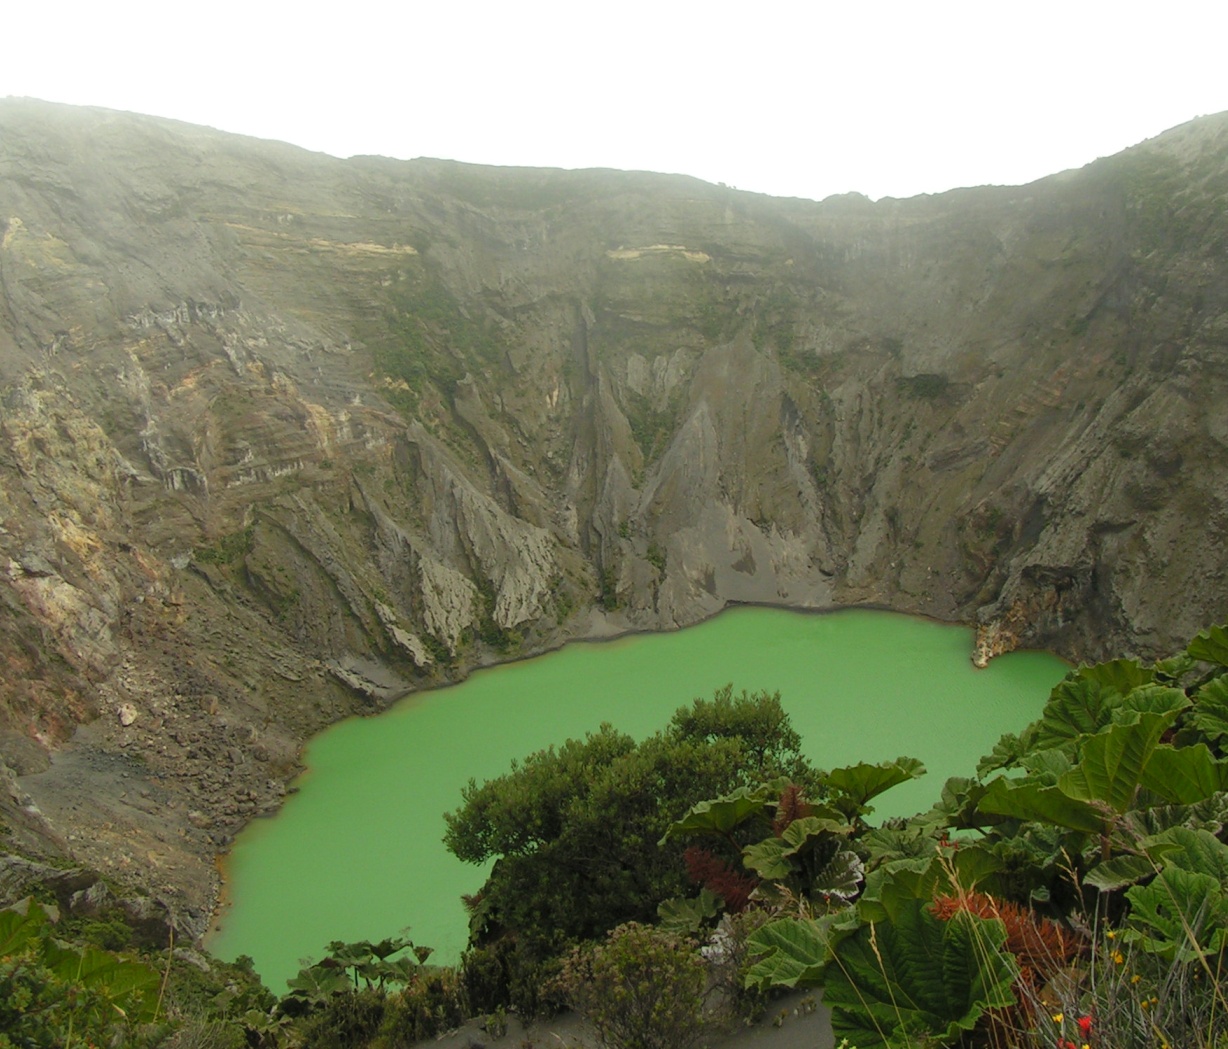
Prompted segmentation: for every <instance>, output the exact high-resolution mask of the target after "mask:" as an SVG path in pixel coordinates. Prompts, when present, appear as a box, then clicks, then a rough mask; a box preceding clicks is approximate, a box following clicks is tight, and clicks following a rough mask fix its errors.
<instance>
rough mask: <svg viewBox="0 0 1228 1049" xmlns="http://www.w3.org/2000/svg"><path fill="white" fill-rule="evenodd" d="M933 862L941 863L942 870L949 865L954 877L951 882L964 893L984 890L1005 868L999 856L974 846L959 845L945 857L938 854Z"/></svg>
mask: <svg viewBox="0 0 1228 1049" xmlns="http://www.w3.org/2000/svg"><path fill="white" fill-rule="evenodd" d="M935 862H936V863H941V864H942V865H943V866H944V868H945V866H946V865H950V868H951V871H952V872H953V875H954V876H953V879H952V880H953V881H954V883H955V885H957V886H959V888H961V889H963V890H964V891H968V890H970V889H982V890H984V889H985V888H986V887H987V886H988V885H990V884H992V882H993V880H994V878H995V877H996V876H997V874H998V872H999V871H1001V870H1002V868H1003V867H1004V866H1005V864H1004V863H1003V862H1002V857H1001V856H999V855H997V854H996V853H994V852H991V851H990V850H989V849H987V848H984V847H982V846H980V845H975V844H974V845H960V846H959V847H958V848H956V849H953V850H951V851H950V852H949V853H948V854H946V855H945V856H944V854H943V853H939V854H938V856H937V857H936V858H935Z"/></svg>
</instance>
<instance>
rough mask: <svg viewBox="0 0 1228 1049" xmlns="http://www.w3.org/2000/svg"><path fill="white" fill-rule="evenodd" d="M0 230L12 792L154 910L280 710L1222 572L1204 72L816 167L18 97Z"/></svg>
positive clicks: (1139, 606) (280, 737) (1050, 618)
mask: <svg viewBox="0 0 1228 1049" xmlns="http://www.w3.org/2000/svg"><path fill="white" fill-rule="evenodd" d="M0 244H2V246H0V617H3V632H2V635H0V667H2V668H3V674H0V679H2V680H3V682H4V684H3V686H0V688H2V691H0V734H3V736H4V738H6V739H8V740H9V741H10V745H6V747H5V748H4V749H0V758H3V756H4V755H10V756H11V757H12V759H13V761H14V762H15V763H17V764H20V766H21V767H20V768H19V769H14V771H15V772H19V773H21V774H20V775H19V776H17V777H16V778H13V777H9V781H10V782H11V783H12V784H13V787H12V789H11V790H10V791H8V793H7V795H6V797H7V799H8V800H4V801H3V803H2V806H0V807H3V809H4V812H5V823H6V825H7V826H9V827H10V828H12V829H11V832H10V833H11V834H12V835H13V836H14V837H13V839H12V840H13V842H14V845H15V846H16V845H20V846H21V847H22V848H23V849H25V850H27V851H31V852H33V853H37V854H45V855H47V856H59V857H64V856H67V857H70V858H73V859H75V860H77V861H79V862H82V863H89V864H92V865H95V866H97V867H99V868H101V869H105V870H109V871H112V872H115V873H120V874H124V875H126V876H127V877H129V878H131V879H135V880H136V881H137V882H141V883H142V884H143V885H144V886H145V887H146V888H150V889H155V890H157V891H158V892H160V893H162V894H163V896H164V898H166V899H167V900H168V901H169V902H170V904H171V905H172V906H174V907H176V908H177V914H178V915H179V920H180V921H181V923H182V925H183V928H184V929H185V930H187V931H193V932H199V931H200V929H201V928H203V926H204V923H205V922H206V921H207V918H208V914H209V912H210V909H211V907H212V903H213V895H212V894H213V892H214V891H215V888H216V875H215V873H214V870H213V866H212V864H211V863H210V862H209V861H211V859H212V858H213V857H214V856H215V854H216V853H217V852H218V851H219V850H223V849H224V848H225V846H226V845H227V844H228V842H229V841H230V839H231V837H232V835H233V834H234V833H235V832H236V831H237V830H238V829H239V828H240V827H241V826H242V825H243V824H244V823H245V822H246V821H247V820H249V819H251V818H252V816H254V815H255V814H257V813H260V812H267V811H271V810H273V809H274V808H275V807H276V806H277V805H278V804H279V803H280V799H281V797H282V795H283V794H284V791H285V786H284V785H285V783H286V782H287V781H288V779H289V778H290V777H291V776H292V775H293V773H294V771H295V769H296V768H297V767H298V755H299V748H300V746H301V744H302V743H303V741H304V740H305V739H307V738H308V737H309V736H310V735H311V734H312V733H314V732H315V731H317V730H318V729H319V728H321V727H322V726H324V725H326V724H328V723H329V722H331V721H334V720H336V719H338V718H340V717H343V716H345V715H346V714H349V713H353V712H366V711H373V710H378V709H380V708H381V707H382V706H383V705H384V704H386V703H387V702H389V701H390V700H391V699H392V698H394V697H395V696H397V695H400V694H402V693H403V692H405V691H406V690H413V689H418V688H423V687H429V686H432V685H437V684H440V683H443V682H446V681H450V680H454V679H456V678H458V677H460V676H463V675H464V674H465V673H466V672H467V671H468V670H469V669H470V668H472V667H474V666H476V665H480V664H483V663H487V662H492V661H497V660H500V659H504V658H509V657H511V656H515V655H521V654H528V653H532V652H536V651H540V650H543V649H545V648H548V647H551V646H556V645H558V644H561V643H562V642H563V641H565V640H566V639H568V638H572V637H579V636H596V635H602V634H609V633H613V632H618V631H621V630H628V629H648V630H656V629H671V628H674V627H678V626H682V625H685V624H688V623H693V622H695V621H697V620H699V619H701V618H703V617H705V616H708V615H710V614H712V613H714V612H716V611H718V610H719V609H720V608H722V607H723V606H724V605H726V604H727V603H729V602H731V601H751V602H767V603H778V604H783V605H789V606H795V607H805V608H817V607H829V606H835V605H844V604H858V603H872V604H879V605H884V606H889V607H892V608H896V609H899V610H902V611H910V612H919V613H924V614H927V615H931V616H937V617H940V618H945V619H952V620H961V621H965V622H975V623H978V624H979V625H980V627H981V631H980V635H979V645H980V649H979V652H978V659H983V658H988V657H989V656H991V655H992V654H994V653H995V652H998V651H1003V650H1006V649H1009V648H1010V647H1013V646H1015V645H1019V644H1024V645H1037V646H1044V647H1048V648H1052V649H1054V650H1056V651H1058V652H1061V653H1063V654H1066V655H1069V656H1072V657H1086V658H1097V657H1100V656H1103V655H1106V654H1108V653H1118V652H1136V653H1139V654H1143V655H1155V654H1159V653H1162V652H1166V651H1168V650H1170V649H1171V648H1172V647H1174V646H1175V645H1177V644H1179V643H1181V642H1183V641H1184V640H1185V639H1186V638H1187V637H1188V636H1190V635H1191V634H1193V633H1195V632H1196V631H1197V630H1199V629H1201V628H1202V627H1203V626H1205V625H1207V624H1208V623H1209V622H1212V621H1218V620H1223V619H1224V618H1225V617H1226V612H1228V587H1226V585H1225V568H1226V562H1228V554H1226V553H1225V550H1226V544H1225V542H1224V540H1225V534H1226V532H1228V468H1226V467H1228V411H1226V410H1225V407H1226V406H1228V118H1225V117H1224V116H1219V117H1209V118H1204V119H1200V120H1198V121H1194V122H1192V123H1191V124H1188V125H1185V126H1183V127H1181V128H1177V129H1175V130H1174V131H1172V132H1169V133H1167V134H1165V135H1162V136H1160V137H1159V138H1157V139H1154V140H1152V141H1150V142H1147V143H1144V144H1142V145H1140V146H1138V147H1135V148H1134V149H1131V150H1128V151H1126V152H1125V153H1122V154H1121V155H1119V156H1116V157H1112V158H1107V159H1105V160H1101V161H1097V162H1096V163H1095V164H1092V165H1089V166H1088V167H1086V168H1084V169H1082V170H1080V171H1076V172H1067V173H1064V174H1062V175H1056V176H1053V177H1052V178H1048V179H1044V180H1042V181H1040V182H1037V183H1034V184H1032V185H1029V186H1024V187H1006V188H993V189H975V190H960V191H954V192H951V193H946V194H942V195H940V196H929V197H919V198H916V199H912V200H903V201H901V200H890V199H888V200H882V201H879V202H877V203H872V202H870V201H869V200H867V199H865V198H864V197H859V196H857V195H849V196H845V197H834V198H831V199H829V200H827V201H823V202H821V203H814V202H810V201H802V200H776V199H772V198H768V197H762V196H757V195H754V194H748V193H741V192H738V191H735V190H732V189H728V188H726V187H717V186H711V185H707V184H705V183H702V182H699V181H696V180H694V179H688V178H682V177H676V176H659V175H647V174H628V173H621V172H614V171H579V172H566V171H553V170H531V169H493V168H480V167H471V166H466V165H462V164H454V163H449V162H443V161H430V160H418V161H412V162H401V161H392V160H386V159H381V158H355V159H352V160H348V161H341V160H336V159H333V158H330V157H327V156H322V155H319V154H312V153H308V152H305V151H303V150H299V149H295V148H293V147H290V146H286V145H280V144H276V143H268V142H259V141H255V140H250V139H244V138H239V137H237V136H231V135H225V134H222V133H219V132H215V131H211V130H207V129H203V128H196V127H191V126H188V125H182V124H176V123H173V122H170V121H164V120H155V119H151V118H144V117H137V116H132V115H129V114H121V113H114V112H108V111H102V110H89V109H72V108H68V107H60V106H52V105H47V104H43V103H38V102H32V101H25V100H7V101H3V102H0ZM747 684H748V685H750V686H758V685H763V686H768V687H770V684H771V683H770V682H758V683H755V682H749V683H747ZM15 740H21V741H24V743H23V744H22V745H20V746H18V745H16V744H12V742H11V741H15ZM30 741H34V742H33V743H31V742H30ZM30 746H37V747H38V748H39V749H40V750H41V751H42V752H43V753H44V754H45V755H47V757H45V758H44V759H43V761H42V762H40V761H38V760H32V759H31V755H30V752H29V747H30ZM5 760H7V758H6V759H5ZM48 762H49V763H48ZM44 765H45V767H44ZM83 791H84V792H85V793H86V794H87V795H88V797H86V798H85V799H83V798H82V797H81V794H82V792H83ZM141 791H145V792H146V794H142V793H141ZM18 839H20V840H19V841H18ZM40 850H41V853H40Z"/></svg>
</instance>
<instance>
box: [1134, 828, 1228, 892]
mask: <svg viewBox="0 0 1228 1049" xmlns="http://www.w3.org/2000/svg"><path fill="white" fill-rule="evenodd" d="M1144 847H1145V848H1146V849H1147V852H1148V854H1149V855H1150V856H1151V857H1152V858H1153V859H1156V858H1160V859H1162V860H1163V862H1164V864H1165V865H1166V866H1172V867H1180V868H1182V870H1187V871H1193V872H1194V873H1195V874H1207V875H1210V876H1211V877H1212V878H1214V879H1215V880H1216V881H1218V882H1219V884H1220V888H1221V889H1222V890H1224V891H1225V892H1228V845H1225V844H1224V843H1223V842H1222V841H1220V840H1219V838H1217V837H1216V836H1215V835H1214V834H1211V833H1210V832H1209V831H1205V830H1196V829H1194V828H1192V827H1172V828H1170V829H1169V830H1166V831H1162V832H1161V833H1159V834H1157V835H1155V836H1154V837H1152V838H1149V839H1148V840H1147V841H1146V842H1144Z"/></svg>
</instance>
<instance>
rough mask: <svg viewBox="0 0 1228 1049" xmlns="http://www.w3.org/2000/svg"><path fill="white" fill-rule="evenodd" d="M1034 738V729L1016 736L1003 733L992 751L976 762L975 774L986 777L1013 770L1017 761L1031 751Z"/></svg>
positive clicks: (1011, 733)
mask: <svg viewBox="0 0 1228 1049" xmlns="http://www.w3.org/2000/svg"><path fill="white" fill-rule="evenodd" d="M1035 736H1036V732H1035V730H1034V729H1031V730H1027V729H1025V730H1024V732H1023V733H1022V734H1021V735H1018V736H1017V735H1015V733H1013V732H1007V733H1005V734H1004V735H1003V736H1001V737H1000V738H999V739H998V742H997V743H995V744H994V746H993V750H992V751H990V753H988V754H986V755H985V756H984V757H983V758H981V760H980V761H978V762H977V764H976V774H977V775H978V776H988V775H989V773H991V772H997V771H998V769H1010V768H1014V767H1015V766H1016V765H1018V764H1019V759H1020V758H1022V757H1023V756H1024V755H1025V754H1027V753H1028V752H1029V751H1031V749H1032V745H1033V743H1034V741H1035Z"/></svg>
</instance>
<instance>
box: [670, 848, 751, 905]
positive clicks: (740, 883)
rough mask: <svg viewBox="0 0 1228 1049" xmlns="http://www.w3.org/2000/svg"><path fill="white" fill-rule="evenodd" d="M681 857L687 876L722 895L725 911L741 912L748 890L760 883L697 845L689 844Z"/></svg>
mask: <svg viewBox="0 0 1228 1049" xmlns="http://www.w3.org/2000/svg"><path fill="white" fill-rule="evenodd" d="M682 858H683V859H684V860H685V861H686V873H687V877H688V878H690V879H691V881H693V882H694V883H695V884H696V885H702V886H703V887H704V888H705V889H707V890H708V891H709V892H714V893H716V895H717V896H719V897H721V899H723V900H724V901H725V909H726V910H727V911H729V912H730V913H731V914H740V913H741V912H742V911H744V910H746V905H747V904H748V903H749V902H750V894H751V893H752V892H754V891H755V887H756V886H757V885H758V884H759V882H758V880H757V879H755V878H752V877H751V876H750V875H747V874H740V873H738V872H737V871H735V870H734V869H733V868H732V867H730V866H729V864H728V863H726V862H725V861H724V860H722V859H721V858H720V857H719V856H716V855H714V854H713V853H711V852H709V851H708V850H707V849H705V848H701V847H700V846H698V845H692V846H690V847H689V848H688V849H687V850H686V852H684V853H683V854H682Z"/></svg>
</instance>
